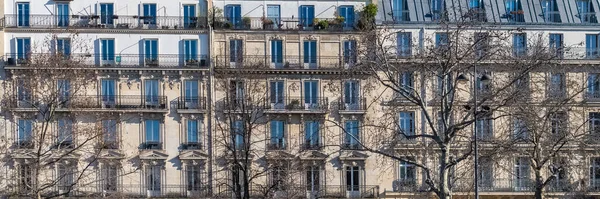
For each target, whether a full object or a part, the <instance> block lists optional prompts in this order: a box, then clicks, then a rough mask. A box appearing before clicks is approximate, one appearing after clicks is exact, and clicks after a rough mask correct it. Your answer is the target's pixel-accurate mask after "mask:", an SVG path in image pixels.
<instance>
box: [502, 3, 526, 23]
mask: <svg viewBox="0 0 600 199" xmlns="http://www.w3.org/2000/svg"><path fill="white" fill-rule="evenodd" d="M505 3H506V15H505V16H506V17H507V18H508V21H510V22H525V15H524V13H523V6H521V0H506V1H505Z"/></svg>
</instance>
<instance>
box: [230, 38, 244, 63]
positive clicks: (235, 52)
mask: <svg viewBox="0 0 600 199" xmlns="http://www.w3.org/2000/svg"><path fill="white" fill-rule="evenodd" d="M243 54H244V48H243V43H242V40H241V39H232V40H230V41H229V61H230V62H233V63H238V62H241V61H242V58H243V57H242V56H243Z"/></svg>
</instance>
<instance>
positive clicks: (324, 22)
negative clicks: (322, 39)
mask: <svg viewBox="0 0 600 199" xmlns="http://www.w3.org/2000/svg"><path fill="white" fill-rule="evenodd" d="M327 28H329V21H327V20H320V21H319V22H318V23H316V25H315V29H317V30H325V29H327Z"/></svg>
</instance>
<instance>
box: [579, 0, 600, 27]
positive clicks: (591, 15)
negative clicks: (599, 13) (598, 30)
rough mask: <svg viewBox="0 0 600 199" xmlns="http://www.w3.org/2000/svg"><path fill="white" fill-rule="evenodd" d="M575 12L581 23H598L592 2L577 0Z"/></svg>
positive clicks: (589, 0)
mask: <svg viewBox="0 0 600 199" xmlns="http://www.w3.org/2000/svg"><path fill="white" fill-rule="evenodd" d="M577 11H578V12H579V14H578V15H576V17H578V18H579V19H580V20H581V23H598V18H597V17H596V12H595V11H594V5H593V4H592V0H577Z"/></svg>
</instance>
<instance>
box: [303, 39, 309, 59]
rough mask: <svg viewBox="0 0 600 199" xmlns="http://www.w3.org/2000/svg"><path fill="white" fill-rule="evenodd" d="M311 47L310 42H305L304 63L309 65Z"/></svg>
mask: <svg viewBox="0 0 600 199" xmlns="http://www.w3.org/2000/svg"><path fill="white" fill-rule="evenodd" d="M309 46H310V44H309V41H304V46H303V47H304V53H303V55H304V63H309V62H308V60H309V58H308V57H309V49H310V47H309Z"/></svg>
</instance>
